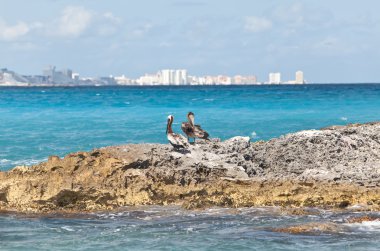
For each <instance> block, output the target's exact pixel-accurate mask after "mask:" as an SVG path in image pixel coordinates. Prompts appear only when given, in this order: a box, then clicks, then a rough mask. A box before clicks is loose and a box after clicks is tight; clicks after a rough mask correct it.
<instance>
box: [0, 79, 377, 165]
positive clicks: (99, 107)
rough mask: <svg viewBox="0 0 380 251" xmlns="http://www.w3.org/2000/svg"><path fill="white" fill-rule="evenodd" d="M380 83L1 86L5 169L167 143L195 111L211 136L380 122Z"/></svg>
mask: <svg viewBox="0 0 380 251" xmlns="http://www.w3.org/2000/svg"><path fill="white" fill-rule="evenodd" d="M379 108H380V85H376V84H368V85H364V84H363V85H302V86H285V85H281V86H210V87H86V88H85V87H81V88H79V87H78V88H9V87H0V149H1V150H0V170H7V169H9V168H11V167H13V166H15V165H24V164H33V163H37V162H39V161H41V160H44V159H46V158H47V156H49V155H59V156H64V155H65V154H67V153H69V152H73V151H80V150H90V149H92V148H96V147H101V146H107V145H117V144H125V143H139V142H160V143H165V142H166V137H165V125H166V118H167V116H168V115H169V114H173V115H174V117H175V119H174V130H175V131H178V132H180V126H179V124H180V122H182V121H184V120H185V119H186V117H185V116H186V113H187V112H188V111H193V112H194V113H195V115H196V122H198V123H200V124H202V126H203V127H204V128H205V129H206V130H207V131H208V132H209V133H210V134H211V136H212V137H219V138H222V139H226V138H229V137H233V136H236V135H246V136H251V137H252V139H253V140H267V139H270V138H272V137H278V136H280V135H283V134H286V133H289V132H295V131H298V130H304V129H318V128H321V127H325V126H329V125H336V124H347V123H353V122H367V121H374V120H380V109H379Z"/></svg>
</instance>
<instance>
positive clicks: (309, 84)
mask: <svg viewBox="0 0 380 251" xmlns="http://www.w3.org/2000/svg"><path fill="white" fill-rule="evenodd" d="M379 84H380V82H379V83H308V84H244V85H236V84H233V85H222V84H220V85H29V84H26V85H0V88H4V87H5V88H14V87H18V88H33V87H40V88H60V87H65V88H77V87H80V88H82V87H84V88H87V87H175V88H177V87H186V88H187V87H234V86H236V87H246V86H313V85H379Z"/></svg>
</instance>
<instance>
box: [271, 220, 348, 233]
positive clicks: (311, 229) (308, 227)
mask: <svg viewBox="0 0 380 251" xmlns="http://www.w3.org/2000/svg"><path fill="white" fill-rule="evenodd" d="M341 229H342V227H341V226H340V225H338V224H336V223H331V222H326V223H317V222H315V223H314V222H313V223H307V224H303V225H296V226H289V227H281V228H275V229H273V231H274V232H280V233H289V234H318V233H336V232H338V231H340V230H341Z"/></svg>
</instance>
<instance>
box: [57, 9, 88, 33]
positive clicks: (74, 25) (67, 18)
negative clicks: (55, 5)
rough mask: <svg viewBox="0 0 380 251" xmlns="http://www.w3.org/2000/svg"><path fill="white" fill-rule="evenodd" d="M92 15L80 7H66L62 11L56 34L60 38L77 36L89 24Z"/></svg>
mask: <svg viewBox="0 0 380 251" xmlns="http://www.w3.org/2000/svg"><path fill="white" fill-rule="evenodd" d="M92 18H93V13H92V12H91V11H88V10H86V9H85V8H83V7H80V6H68V7H66V8H65V9H64V10H63V11H62V15H61V17H60V18H59V21H58V28H57V30H56V34H57V35H60V36H73V37H76V36H79V35H81V34H82V33H83V32H84V31H85V30H86V29H87V28H88V27H89V26H90V24H91V21H92Z"/></svg>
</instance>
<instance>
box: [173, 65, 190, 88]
mask: <svg viewBox="0 0 380 251" xmlns="http://www.w3.org/2000/svg"><path fill="white" fill-rule="evenodd" d="M174 84H176V85H186V84H187V70H184V69H182V70H176V71H175V81H174Z"/></svg>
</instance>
